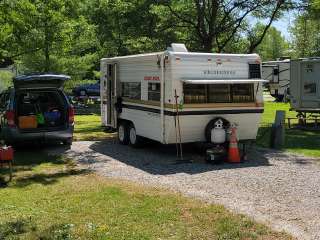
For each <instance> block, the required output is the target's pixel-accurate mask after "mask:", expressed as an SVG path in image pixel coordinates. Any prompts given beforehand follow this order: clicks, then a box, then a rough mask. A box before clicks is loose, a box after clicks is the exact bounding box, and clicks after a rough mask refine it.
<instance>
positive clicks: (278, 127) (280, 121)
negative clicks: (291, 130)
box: [270, 111, 286, 149]
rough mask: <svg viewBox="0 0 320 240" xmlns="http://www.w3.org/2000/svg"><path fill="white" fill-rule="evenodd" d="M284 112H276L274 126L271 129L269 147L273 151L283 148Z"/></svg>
mask: <svg viewBox="0 0 320 240" xmlns="http://www.w3.org/2000/svg"><path fill="white" fill-rule="evenodd" d="M285 119H286V112H285V111H277V112H276V118H275V121H274V124H272V129H271V139H270V142H271V144H270V145H271V147H272V148H275V149H281V148H283V146H284V144H285Z"/></svg>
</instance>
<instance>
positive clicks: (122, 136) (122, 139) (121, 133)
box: [118, 122, 129, 145]
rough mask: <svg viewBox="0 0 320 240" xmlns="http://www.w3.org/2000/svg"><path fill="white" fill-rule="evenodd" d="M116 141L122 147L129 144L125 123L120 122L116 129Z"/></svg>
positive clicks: (127, 129)
mask: <svg viewBox="0 0 320 240" xmlns="http://www.w3.org/2000/svg"><path fill="white" fill-rule="evenodd" d="M118 141H119V143H120V144H122V145H128V144H129V128H128V123H127V122H120V123H119V127H118Z"/></svg>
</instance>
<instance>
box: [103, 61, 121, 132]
mask: <svg viewBox="0 0 320 240" xmlns="http://www.w3.org/2000/svg"><path fill="white" fill-rule="evenodd" d="M106 84H107V86H106V91H107V94H106V125H107V126H109V127H112V128H117V118H118V116H117V111H116V109H115V103H116V101H117V97H118V92H119V88H118V80H117V64H116V63H112V64H108V65H107V77H106Z"/></svg>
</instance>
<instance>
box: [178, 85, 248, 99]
mask: <svg viewBox="0 0 320 240" xmlns="http://www.w3.org/2000/svg"><path fill="white" fill-rule="evenodd" d="M245 102H254V88H253V84H212V85H210V84H208V85H204V84H185V85H184V103H186V104H188V103H245Z"/></svg>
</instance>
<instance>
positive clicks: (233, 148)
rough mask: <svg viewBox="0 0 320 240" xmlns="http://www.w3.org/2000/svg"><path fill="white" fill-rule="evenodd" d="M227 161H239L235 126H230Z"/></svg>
mask: <svg viewBox="0 0 320 240" xmlns="http://www.w3.org/2000/svg"><path fill="white" fill-rule="evenodd" d="M228 162H229V163H240V162H241V160H240V153H239V148H238V140H237V129H236V128H235V127H231V136H230V143H229V153H228Z"/></svg>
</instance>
